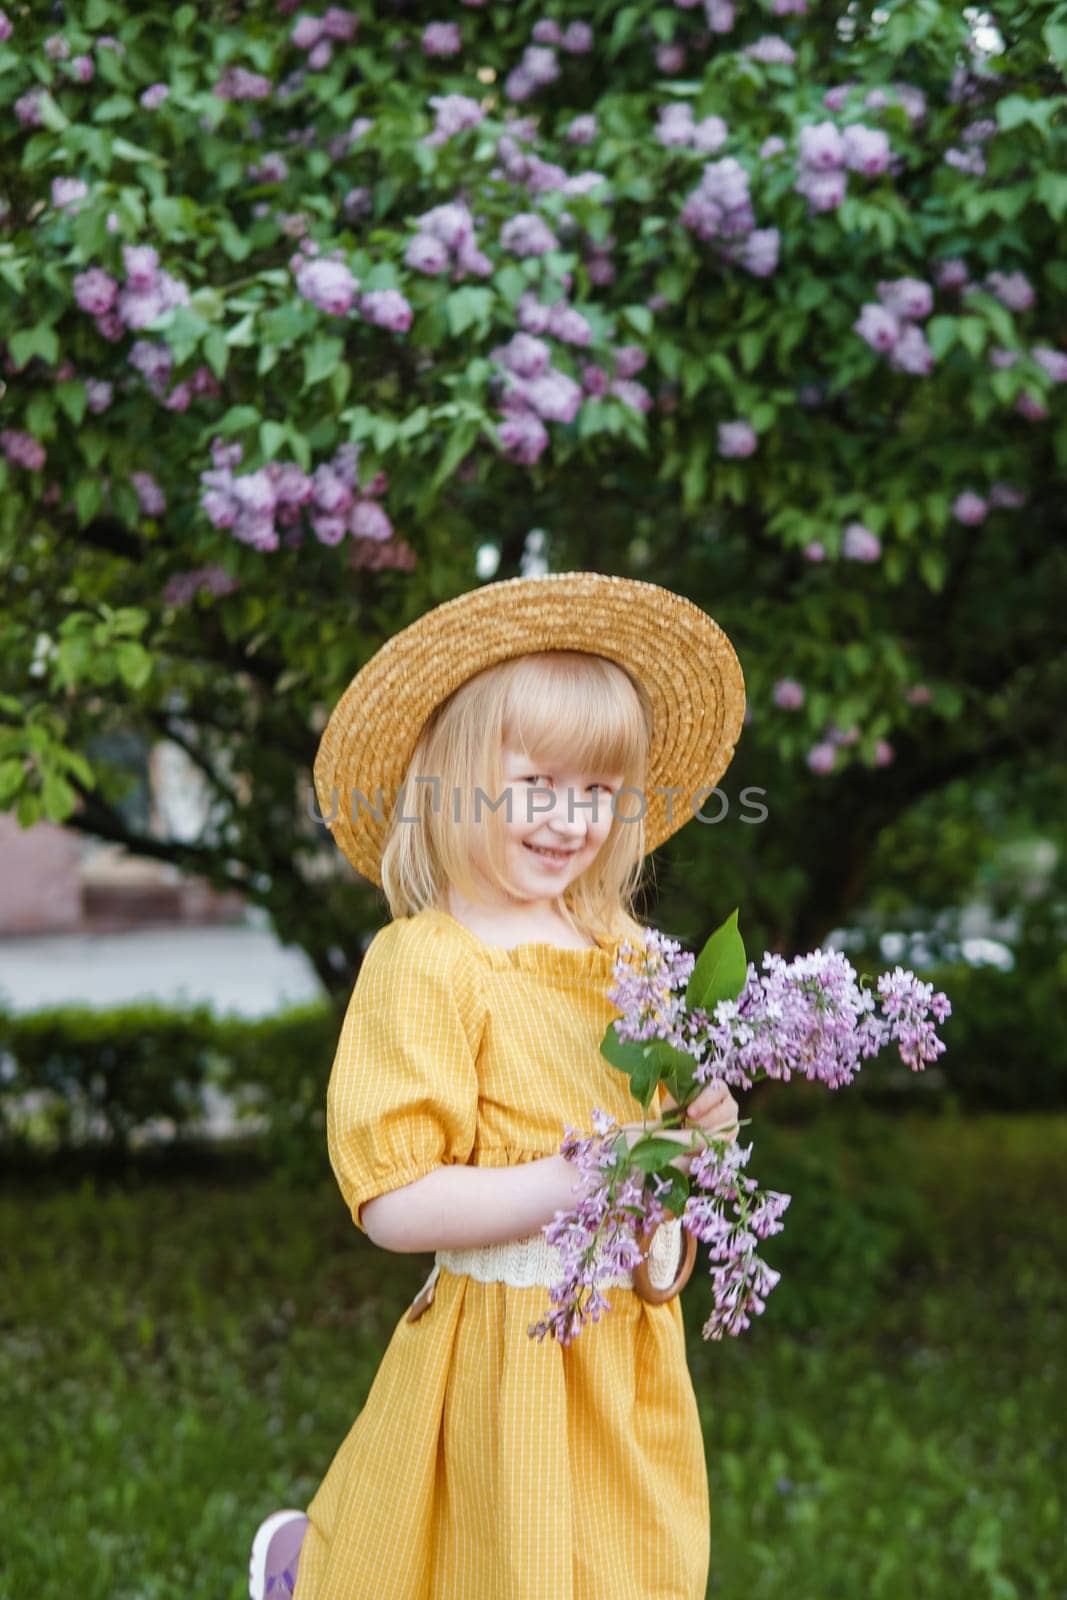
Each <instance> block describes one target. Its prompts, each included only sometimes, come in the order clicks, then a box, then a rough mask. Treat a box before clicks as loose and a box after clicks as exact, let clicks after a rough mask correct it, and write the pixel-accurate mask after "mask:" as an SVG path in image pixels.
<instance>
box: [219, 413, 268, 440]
mask: <svg viewBox="0 0 1067 1600" xmlns="http://www.w3.org/2000/svg"><path fill="white" fill-rule="evenodd" d="M259 420H260V417H259V412H258V410H257V409H256V407H255V406H231V407H230V409H229V410H228V411H226V412H224V413H223V415H222V416H221V417H220V418H219V422H218V427H217V430H216V431H217V432H219V433H224V434H230V433H243V432H244V430H245V428H254V427H255V426H256V424H257V423H258V422H259Z"/></svg>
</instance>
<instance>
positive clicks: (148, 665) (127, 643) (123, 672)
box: [115, 639, 152, 689]
mask: <svg viewBox="0 0 1067 1600" xmlns="http://www.w3.org/2000/svg"><path fill="white" fill-rule="evenodd" d="M115 664H116V666H117V667H118V669H119V676H120V677H121V678H122V681H123V682H124V683H126V684H128V685H129V687H130V688H131V689H143V688H144V686H145V684H146V683H147V682H148V680H149V678H150V677H151V676H152V657H151V656H150V655H149V653H148V651H147V650H145V649H144V647H143V646H142V645H139V644H135V643H134V641H133V640H132V639H124V640H122V641H121V642H120V643H119V644H117V645H116V646H115Z"/></svg>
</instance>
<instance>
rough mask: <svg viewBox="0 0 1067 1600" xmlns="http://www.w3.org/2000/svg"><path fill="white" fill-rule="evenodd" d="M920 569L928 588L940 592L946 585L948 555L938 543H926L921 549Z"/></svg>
mask: <svg viewBox="0 0 1067 1600" xmlns="http://www.w3.org/2000/svg"><path fill="white" fill-rule="evenodd" d="M919 571H920V573H921V574H922V578H923V582H924V583H925V584H926V586H927V588H929V589H932V590H933V592H934V594H939V593H940V592H941V590H942V589H943V588H944V586H945V578H946V575H947V573H948V557H947V556H946V554H945V552H944V550H942V549H939V548H938V547H937V546H936V545H925V546H924V547H923V548H922V549H921V550H920V551H919Z"/></svg>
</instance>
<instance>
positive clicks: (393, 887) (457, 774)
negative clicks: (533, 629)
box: [381, 650, 652, 941]
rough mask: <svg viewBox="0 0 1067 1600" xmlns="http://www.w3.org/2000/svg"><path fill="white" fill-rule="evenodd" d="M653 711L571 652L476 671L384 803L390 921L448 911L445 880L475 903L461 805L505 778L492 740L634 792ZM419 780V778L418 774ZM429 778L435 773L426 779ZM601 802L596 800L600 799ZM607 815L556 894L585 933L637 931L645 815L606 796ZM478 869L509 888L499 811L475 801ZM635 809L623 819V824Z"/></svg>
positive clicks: (468, 811)
mask: <svg viewBox="0 0 1067 1600" xmlns="http://www.w3.org/2000/svg"><path fill="white" fill-rule="evenodd" d="M651 735H652V709H651V706H650V704H649V700H648V695H647V693H646V692H645V690H644V688H643V686H642V685H641V684H640V683H639V682H638V681H637V680H636V679H634V678H632V677H631V676H630V674H629V673H628V672H627V671H626V670H625V668H623V667H620V666H619V665H618V664H617V663H616V662H614V661H609V660H607V659H606V657H604V656H598V655H592V654H589V653H587V652H585V651H580V650H545V651H537V652H535V653H533V654H528V655H523V656H514V657H512V658H511V659H510V660H507V661H500V662H497V663H495V664H494V665H493V666H491V667H486V668H484V669H483V671H481V672H479V673H477V674H476V675H475V676H474V677H473V678H470V679H468V680H467V682H466V683H464V684H461V685H460V687H459V688H458V689H457V690H455V692H454V693H453V694H451V695H450V696H449V698H448V699H447V700H445V701H443V702H442V704H441V705H439V706H438V707H437V708H436V709H435V710H434V711H433V712H432V713H431V714H430V716H429V717H428V718H427V720H426V723H425V725H424V727H423V729H422V731H421V733H420V735H419V739H418V743H417V744H416V746H415V749H414V751H413V752H412V756H411V760H410V762H409V763H408V767H407V770H406V772H405V774H404V782H403V813H402V814H403V815H404V816H405V817H407V818H412V817H414V818H416V819H417V821H415V822H405V823H401V822H400V820H399V818H400V816H401V810H400V806H399V804H398V805H396V806H394V808H393V811H392V814H391V815H390V818H389V822H388V824H387V827H386V832H385V838H384V843H383V847H382V861H381V878H382V887H383V889H384V891H385V895H386V898H387V900H388V902H389V909H390V911H391V913H392V915H393V917H394V918H396V917H405V916H413V915H415V913H417V912H418V911H421V910H423V909H424V908H426V907H427V906H436V907H437V908H438V909H442V910H448V902H447V891H448V887H449V885H453V886H455V888H456V889H457V890H458V891H459V892H460V893H461V894H462V895H464V896H466V897H467V898H469V899H471V900H474V901H478V900H479V899H481V894H480V892H479V888H478V883H477V880H476V878H475V875H474V869H473V866H472V860H473V852H472V827H473V826H474V820H473V816H472V812H473V811H474V809H475V808H474V805H473V804H472V803H471V802H472V801H473V797H474V795H475V793H476V791H478V790H480V791H481V793H482V796H483V797H486V796H487V797H488V798H489V799H490V800H492V801H496V800H497V799H498V798H499V797H500V796H501V794H502V791H503V785H504V777H503V768H502V763H501V748H502V746H503V744H504V743H505V742H510V743H513V744H516V745H517V746H519V748H521V749H522V750H523V752H524V754H526V755H527V756H529V757H530V759H531V762H532V767H531V770H535V769H536V767H537V765H538V763H541V762H543V763H544V764H545V765H549V764H550V763H552V762H554V761H563V760H566V761H567V762H568V764H572V765H573V766H574V767H575V768H578V769H580V770H582V771H588V772H593V771H604V772H621V773H622V774H623V784H624V785H626V786H630V787H632V788H635V789H638V790H640V791H642V792H643V790H644V785H645V779H646V772H647V763H648V747H649V742H650V739H651ZM418 779H422V780H423V781H422V782H418V781H417V780H418ZM435 780H436V781H435ZM601 798H602V799H603V796H602V797H601ZM617 807H618V811H619V815H618V816H613V818H612V824H611V830H610V832H609V834H608V836H607V838H606V839H605V841H604V843H603V845H602V846H601V848H600V850H599V851H598V852H597V854H596V857H595V858H594V860H593V861H592V863H591V864H590V866H589V867H588V868H587V869H586V871H585V872H584V873H582V875H581V877H580V878H578V879H576V880H575V882H574V883H572V884H571V885H569V886H568V888H567V889H565V890H564V891H563V893H562V894H561V895H557V896H556V897H555V905H556V909H557V910H558V912H559V914H560V916H561V917H562V918H563V920H564V921H565V922H566V923H567V925H568V926H569V927H570V928H572V929H573V930H574V931H575V932H576V933H580V934H581V935H583V936H585V937H589V938H594V939H596V940H598V941H599V940H601V939H611V938H614V937H617V936H619V935H621V936H623V937H627V936H628V937H635V936H639V935H640V932H641V927H642V925H641V923H640V922H639V921H638V920H637V919H636V918H635V916H634V911H633V904H634V899H635V896H636V895H637V893H638V891H639V890H640V889H641V888H642V887H643V884H642V867H643V864H644V858H645V824H644V817H643V815H642V816H641V817H640V819H639V820H637V819H636V814H637V812H638V811H640V812H642V813H643V811H644V806H643V804H640V803H639V800H638V796H636V795H628V796H627V795H624V796H622V798H621V799H620V800H618V801H617ZM479 810H480V813H481V816H482V824H481V825H482V826H484V828H485V856H486V863H487V871H486V877H487V878H488V879H489V881H490V882H491V883H492V885H493V886H494V888H495V889H496V890H497V891H498V892H500V893H504V894H509V895H510V894H514V893H515V887H514V885H513V884H512V883H510V882H509V881H508V879H507V877H506V873H505V870H504V865H503V851H504V840H503V832H502V825H501V819H500V818H499V816H498V813H497V812H496V811H495V810H494V809H493V808H492V806H487V807H484V808H482V807H479ZM631 816H634V817H635V820H634V821H632V822H631V821H627V820H626V819H627V818H628V817H631Z"/></svg>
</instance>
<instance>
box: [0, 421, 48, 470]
mask: <svg viewBox="0 0 1067 1600" xmlns="http://www.w3.org/2000/svg"><path fill="white" fill-rule="evenodd" d="M0 449H2V450H3V452H4V455H5V457H6V459H7V460H8V461H10V462H11V464H12V465H13V466H16V467H25V468H26V471H27V472H39V471H40V469H41V468H42V467H43V466H44V464H45V461H46V460H47V459H48V452H47V451H46V450H45V447H44V445H43V444H42V443H41V442H40V440H39V439H35V438H34V437H33V435H32V434H31V433H25V432H23V430H22V429H21V428H5V429H4V430H3V432H2V433H0Z"/></svg>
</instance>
